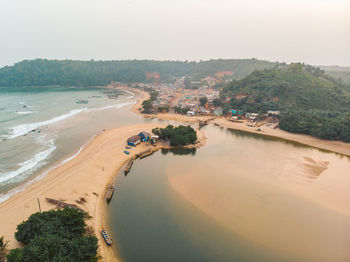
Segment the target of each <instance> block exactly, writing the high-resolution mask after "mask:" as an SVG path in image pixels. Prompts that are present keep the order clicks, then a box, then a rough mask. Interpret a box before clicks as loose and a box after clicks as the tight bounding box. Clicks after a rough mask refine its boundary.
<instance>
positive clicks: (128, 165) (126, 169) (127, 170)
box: [124, 158, 134, 175]
mask: <svg viewBox="0 0 350 262" xmlns="http://www.w3.org/2000/svg"><path fill="white" fill-rule="evenodd" d="M133 164H134V159H133V158H131V159H130V160H129V162H128V163H127V164H126V166H125V169H124V173H125V175H126V174H127V173H129V171H130V169H131V167H132V165H133Z"/></svg>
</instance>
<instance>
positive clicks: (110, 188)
mask: <svg viewBox="0 0 350 262" xmlns="http://www.w3.org/2000/svg"><path fill="white" fill-rule="evenodd" d="M113 193H114V186H113V185H112V184H110V185H109V186H108V190H107V193H106V200H107V202H109V201H111V199H112V196H113Z"/></svg>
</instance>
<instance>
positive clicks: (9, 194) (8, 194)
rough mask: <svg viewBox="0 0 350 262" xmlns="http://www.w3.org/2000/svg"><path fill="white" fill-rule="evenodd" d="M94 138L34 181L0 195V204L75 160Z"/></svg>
mask: <svg viewBox="0 0 350 262" xmlns="http://www.w3.org/2000/svg"><path fill="white" fill-rule="evenodd" d="M96 136H97V135H95V136H93V137H92V138H91V139H90V140H89V141H88V142H87V143H85V144H84V145H82V146H81V147H80V148H79V150H78V151H77V152H76V153H75V154H73V155H71V156H69V157H67V158H65V159H63V160H62V161H61V162H59V163H58V164H57V165H54V166H51V167H50V168H48V169H47V170H45V171H44V172H42V173H41V174H40V175H38V176H36V177H35V178H34V179H32V180H30V181H28V182H26V183H25V184H23V185H21V186H18V187H16V188H14V189H12V190H10V191H8V192H6V193H4V194H0V203H2V202H4V201H6V200H7V199H9V198H10V197H12V196H14V195H15V194H17V193H19V192H21V191H23V190H24V189H26V188H27V187H28V186H30V185H31V184H33V183H34V182H37V181H39V180H40V179H42V178H43V177H45V176H46V175H47V174H49V173H50V172H51V171H52V170H54V169H56V168H58V167H60V166H62V165H64V164H66V163H68V162H69V161H71V160H72V159H74V158H76V157H77V156H78V155H79V154H80V153H81V151H82V150H83V149H84V148H85V147H86V146H87V145H88V144H89V143H90V142H91V141H92V140H93V139H94V138H95V137H96Z"/></svg>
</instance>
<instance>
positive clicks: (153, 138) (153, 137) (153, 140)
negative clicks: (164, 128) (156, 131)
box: [150, 135, 159, 145]
mask: <svg viewBox="0 0 350 262" xmlns="http://www.w3.org/2000/svg"><path fill="white" fill-rule="evenodd" d="M158 139H159V136H156V135H154V136H151V139H150V141H151V144H152V145H153V144H155V143H156V142H157V140H158Z"/></svg>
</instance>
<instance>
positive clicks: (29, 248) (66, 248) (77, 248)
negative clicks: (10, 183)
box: [7, 208, 98, 262]
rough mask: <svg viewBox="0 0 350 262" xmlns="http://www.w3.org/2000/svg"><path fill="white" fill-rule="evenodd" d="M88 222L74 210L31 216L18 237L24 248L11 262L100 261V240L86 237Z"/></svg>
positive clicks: (9, 257)
mask: <svg viewBox="0 0 350 262" xmlns="http://www.w3.org/2000/svg"><path fill="white" fill-rule="evenodd" d="M85 218H86V215H85V214H83V213H82V212H80V211H78V210H75V209H71V208H65V209H63V210H50V211H47V212H42V213H35V214H33V215H31V216H30V217H29V218H28V220H26V221H24V222H22V223H21V224H19V225H18V226H17V231H16V233H15V237H16V239H17V240H18V241H19V242H21V243H22V244H23V245H24V246H23V248H16V249H12V250H11V251H10V253H9V254H8V255H7V261H8V262H27V261H28V262H29V261H39V262H44V261H45V262H46V261H47V262H49V261H62V262H63V261H67V262H68V261H97V257H96V254H97V248H98V245H97V238H96V237H95V236H89V235H87V234H86V223H85Z"/></svg>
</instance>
